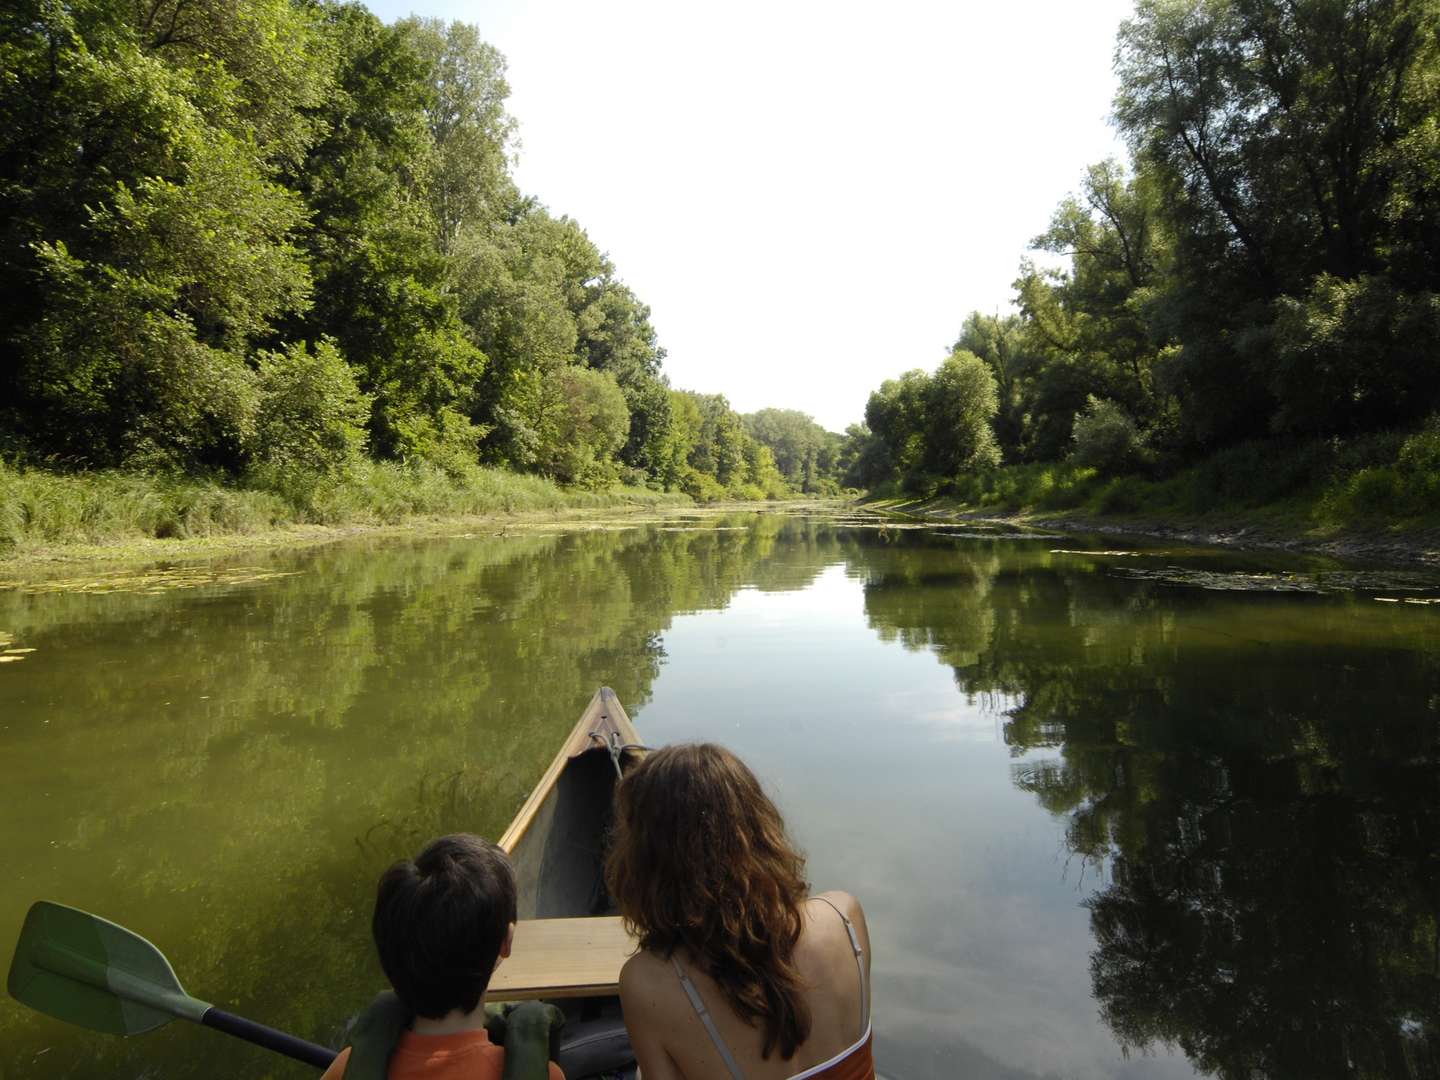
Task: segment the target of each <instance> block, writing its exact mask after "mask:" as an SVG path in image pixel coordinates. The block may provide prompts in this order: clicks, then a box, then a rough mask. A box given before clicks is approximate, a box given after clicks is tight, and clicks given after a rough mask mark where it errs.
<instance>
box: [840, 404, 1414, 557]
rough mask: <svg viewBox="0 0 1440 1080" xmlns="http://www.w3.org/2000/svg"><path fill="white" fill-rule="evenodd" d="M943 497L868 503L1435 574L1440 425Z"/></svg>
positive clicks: (1031, 474) (975, 485)
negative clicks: (1152, 470) (1426, 569)
mask: <svg viewBox="0 0 1440 1080" xmlns="http://www.w3.org/2000/svg"><path fill="white" fill-rule="evenodd" d="M948 488H949V490H948V491H946V492H945V493H944V494H937V493H934V492H915V491H910V492H905V491H901V490H898V489H896V488H888V489H880V490H876V491H874V492H872V493H871V496H870V497H869V498H868V499H867V500H866V503H867V505H869V506H870V507H872V508H875V509H885V510H891V511H896V512H902V513H908V514H915V515H918V516H932V517H949V518H966V519H972V520H981V519H987V518H1004V519H1006V520H1009V521H1020V522H1025V523H1029V524H1035V525H1043V526H1045V527H1047V528H1060V529H1065V530H1068V531H1088V532H1102V533H1132V534H1137V535H1148V536H1161V537H1170V538H1174V539H1182V540H1187V541H1196V542H1201V543H1214V544H1227V545H1233V546H1237V547H1252V548H1275V549H1286V550H1297V551H1317V552H1325V553H1328V554H1333V555H1338V556H1342V557H1348V558H1359V559H1377V560H1384V561H1405V562H1425V563H1431V564H1435V565H1440V422H1434V421H1432V422H1431V423H1430V424H1429V425H1427V426H1426V427H1425V428H1424V429H1423V430H1421V431H1419V432H1412V433H1409V434H1406V433H1389V434H1379V435H1370V436H1365V437H1361V438H1353V439H1349V440H1343V441H1342V440H1337V439H1329V440H1315V441H1309V442H1298V443H1297V442H1273V441H1261V442H1249V443H1243V444H1241V445H1239V446H1236V447H1232V448H1230V449H1228V450H1226V451H1223V452H1222V453H1219V454H1216V455H1214V456H1213V457H1210V458H1207V459H1205V460H1203V461H1201V462H1199V463H1197V464H1195V465H1192V466H1190V467H1189V468H1186V469H1183V470H1181V471H1179V472H1176V473H1174V474H1171V475H1154V474H1147V473H1146V472H1134V473H1129V474H1127V475H1120V476H1107V475H1105V474H1104V473H1103V472H1102V471H1101V470H1100V469H1097V468H1096V467H1094V466H1090V465H1081V464H1079V463H1078V462H1077V461H1075V460H1073V459H1072V460H1070V461H1065V462H1059V463H1042V464H1030V465H1012V466H1006V467H1002V468H996V469H990V470H984V471H976V472H973V473H969V474H967V475H965V476H963V477H961V478H960V480H959V481H958V482H952V483H951V484H950V485H948Z"/></svg>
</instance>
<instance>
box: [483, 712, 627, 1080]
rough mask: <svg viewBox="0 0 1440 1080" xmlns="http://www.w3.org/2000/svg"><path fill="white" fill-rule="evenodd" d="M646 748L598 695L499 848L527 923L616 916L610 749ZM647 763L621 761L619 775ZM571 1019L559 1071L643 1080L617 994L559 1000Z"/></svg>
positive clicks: (614, 777) (580, 1078)
mask: <svg viewBox="0 0 1440 1080" xmlns="http://www.w3.org/2000/svg"><path fill="white" fill-rule="evenodd" d="M612 742H613V743H616V744H618V745H621V746H627V745H635V744H638V743H639V742H640V737H639V735H638V734H637V733H636V731H635V728H634V726H633V725H632V724H631V723H630V718H629V717H628V716H626V715H625V709H624V707H623V706H622V705H621V704H620V700H619V699H618V698H617V697H616V696H615V692H614V691H613V690H611V689H609V688H608V687H602V688H601V689H600V690H598V691H597V692H596V694H595V696H594V697H593V698H591V700H590V704H589V705H588V706H587V707H586V709H585V711H584V712H583V713H582V714H581V716H580V720H579V721H578V722H577V723H576V725H575V727H574V728H573V729H572V730H571V732H570V734H569V736H568V737H567V738H566V740H565V742H564V744H563V745H562V746H561V748H560V752H559V753H558V754H557V755H556V756H555V760H554V761H552V762H551V763H550V767H549V768H548V769H547V770H546V772H545V775H544V776H543V777H541V779H540V782H539V783H538V784H536V786H535V790H534V791H532V792H531V793H530V797H529V798H528V799H526V801H525V805H524V806H522V807H521V808H520V811H519V813H517V814H516V815H515V820H514V821H513V822H511V824H510V827H509V828H508V829H507V830H506V832H505V835H504V836H502V837H501V839H500V846H501V847H502V848H504V849H505V850H506V851H508V852H509V854H510V861H511V863H512V865H513V866H514V867H515V877H516V885H517V895H516V901H517V908H518V914H519V917H520V918H521V919H557V918H582V917H587V916H594V915H614V914H616V910H615V904H614V902H613V901H612V900H611V898H610V894H609V892H608V891H607V890H606V888H605V851H606V841H607V838H608V837H609V833H610V827H611V822H612V820H613V809H612V807H613V802H614V797H615V785H616V783H617V781H618V780H619V775H618V773H617V771H616V767H615V758H614V757H612V755H611V752H610V749H609V745H610V744H611V743H612ZM637 760H639V751H638V750H624V751H621V753H620V768H621V769H626V768H628V767H629V766H630V765H631V764H633V763H634V762H635V761H637ZM554 1004H555V1005H557V1006H558V1007H559V1008H561V1009H562V1010H563V1011H564V1012H565V1014H566V1028H565V1033H564V1034H563V1035H562V1036H561V1044H562V1045H561V1054H560V1065H561V1067H562V1068H563V1069H564V1071H565V1075H566V1076H568V1077H571V1078H572V1080H584V1078H587V1077H598V1076H602V1075H603V1076H608V1077H614V1076H618V1077H621V1078H623V1080H630V1078H633V1077H635V1075H636V1071H635V1065H634V1055H633V1052H632V1051H631V1049H630V1043H629V1039H628V1037H627V1036H626V1034H625V1026H624V1021H623V1018H622V1017H621V1013H620V999H619V997H618V996H616V995H615V994H613V993H611V994H606V995H598V996H595V997H577V998H566V999H564V1000H556V1001H554Z"/></svg>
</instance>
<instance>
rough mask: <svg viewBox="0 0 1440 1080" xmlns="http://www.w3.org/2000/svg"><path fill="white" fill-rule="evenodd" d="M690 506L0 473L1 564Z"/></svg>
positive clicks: (393, 485) (421, 469)
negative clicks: (478, 520)
mask: <svg viewBox="0 0 1440 1080" xmlns="http://www.w3.org/2000/svg"><path fill="white" fill-rule="evenodd" d="M692 505H694V504H693V500H692V499H691V498H690V497H689V496H688V495H685V494H683V493H681V492H662V491H653V490H650V489H648V488H643V487H622V486H615V487H610V488H603V489H596V490H591V489H586V488H578V487H562V486H560V485H559V484H557V483H555V482H554V481H552V480H547V479H545V478H543V477H539V476H532V475H525V474H520V473H515V472H510V471H507V470H504V469H497V468H485V467H481V466H474V467H471V468H468V469H465V470H463V471H462V472H459V473H456V472H447V471H445V470H443V469H440V468H438V467H436V466H433V465H429V464H420V465H401V464H396V463H394V462H361V463H358V464H357V465H356V466H355V467H354V468H352V469H351V470H350V471H348V472H347V473H346V474H345V475H344V476H342V477H334V478H328V479H316V478H312V479H311V480H309V481H308V482H301V481H299V480H298V479H295V478H292V480H291V482H290V483H289V484H286V485H280V486H276V487H265V486H260V485H258V484H249V485H247V484H245V483H224V482H221V481H218V480H211V479H197V478H193V477H187V476H184V475H180V474H153V473H143V472H132V471H122V470H109V471H97V472H84V473H58V472H52V471H47V470H43V469H26V468H18V467H14V466H5V465H0V559H7V558H8V559H12V560H13V559H17V558H25V557H37V556H38V557H44V556H45V555H47V554H54V555H59V556H62V557H66V556H76V555H82V554H83V555H97V556H104V555H107V554H113V555H125V554H128V553H134V554H147V553H148V554H154V553H156V552H158V551H159V550H161V549H164V550H165V552H166V553H183V552H185V551H186V550H193V551H195V552H197V553H198V552H200V551H201V550H204V549H206V548H207V544H206V543H205V541H229V542H228V543H222V544H221V545H220V546H222V547H226V546H228V547H243V546H247V544H246V542H245V541H247V540H248V541H250V542H254V543H260V542H264V541H269V542H274V541H277V540H278V541H283V540H285V538H286V537H287V535H289V534H294V535H295V536H296V537H297V538H298V537H299V536H301V535H302V534H303V535H305V536H309V537H314V536H321V537H324V536H327V535H336V534H338V533H339V532H340V531H341V530H353V529H355V528H383V527H386V526H400V525H407V524H416V523H419V522H424V521H437V520H442V519H450V518H453V519H461V518H470V517H490V516H501V515H515V514H531V515H537V514H539V515H549V514H554V515H557V516H563V515H567V514H572V513H576V512H580V511H586V510H603V509H607V508H637V509H638V508H654V509H664V508H678V507H688V506H692ZM307 527H310V528H307ZM317 527H318V528H317ZM327 527H328V530H329V531H328V532H327ZM171 541H188V543H180V544H176V543H170V542H171ZM159 542H165V543H159Z"/></svg>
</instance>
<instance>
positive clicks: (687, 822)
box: [605, 743, 810, 1060]
mask: <svg viewBox="0 0 1440 1080" xmlns="http://www.w3.org/2000/svg"><path fill="white" fill-rule="evenodd" d="M605 880H606V884H607V885H608V887H609V889H610V893H611V895H612V896H613V897H614V898H615V901H616V903H617V904H618V906H619V908H620V914H621V915H622V916H624V918H625V921H626V923H627V924H628V925H629V927H630V928H631V931H632V932H633V933H634V934H635V935H636V936H637V937H638V938H639V940H640V945H641V947H642V948H645V949H649V950H652V951H654V952H658V953H660V954H662V955H665V956H670V955H673V954H674V952H675V950H676V949H677V948H683V949H684V950H685V952H686V953H687V954H688V955H689V957H690V959H691V960H692V961H693V962H694V963H696V964H697V965H700V966H701V967H703V969H704V970H705V971H706V972H707V973H708V974H709V975H710V977H711V978H712V979H714V980H715V981H716V982H717V983H718V984H719V985H720V988H721V989H722V990H723V991H724V994H725V997H726V999H727V1000H728V1001H729V1002H730V1005H731V1007H732V1008H734V1010H735V1011H736V1012H737V1013H738V1014H739V1015H740V1016H741V1017H743V1018H744V1019H745V1020H746V1021H747V1022H749V1023H750V1024H752V1025H754V1024H756V1023H757V1022H758V1023H761V1024H763V1025H764V1043H763V1049H762V1051H761V1054H762V1056H764V1057H766V1058H768V1057H769V1056H770V1053H771V1051H772V1050H775V1049H776V1048H778V1049H779V1051H780V1057H781V1058H782V1059H785V1060H788V1059H789V1058H790V1057H792V1056H793V1055H794V1053H795V1049H796V1047H798V1046H799V1045H800V1044H801V1043H803V1042H804V1041H805V1039H806V1038H807V1037H808V1036H809V1034H810V1011H809V1009H808V1008H807V1007H806V1005H805V1002H804V1000H803V999H802V997H801V994H800V988H801V985H802V983H801V980H800V975H799V972H798V971H797V970H796V968H795V962H794V955H795V943H796V942H797V941H799V940H800V928H801V926H802V914H801V904H802V903H803V902H804V900H805V898H806V895H807V894H808V892H809V886H808V884H807V883H806V881H805V858H804V856H802V855H801V854H800V853H799V852H797V851H796V850H795V848H794V846H793V845H792V844H791V842H790V838H789V836H787V835H786V833H785V822H784V821H783V820H782V819H781V817H780V812H779V811H778V810H777V809H775V804H774V803H772V802H771V801H770V799H769V798H768V797H767V796H766V795H765V792H764V790H763V789H762V788H761V787H760V782H759V781H758V780H756V779H755V774H754V773H752V772H751V771H750V770H749V769H748V768H746V766H745V764H744V762H742V761H741V760H740V759H739V758H737V757H736V756H735V755H734V754H732V753H731V752H730V751H729V750H726V749H725V748H724V747H721V746H715V745H714V744H712V743H700V744H685V745H678V746H667V747H665V748H664V749H662V750H656V751H654V752H652V753H650V754H649V755H647V756H646V757H645V759H644V760H643V761H641V762H640V763H639V764H638V765H636V766H635V767H634V768H632V769H631V770H630V771H629V772H628V773H627V774H626V776H625V778H624V779H623V780H622V781H621V782H620V784H619V786H618V787H617V789H616V792H615V830H614V834H613V836H612V839H611V843H610V852H609V854H608V856H607V857H606V864H605Z"/></svg>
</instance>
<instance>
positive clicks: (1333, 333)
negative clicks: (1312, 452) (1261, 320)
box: [1271, 274, 1440, 434]
mask: <svg viewBox="0 0 1440 1080" xmlns="http://www.w3.org/2000/svg"><path fill="white" fill-rule="evenodd" d="M1277 309H1278V315H1277V318H1276V322H1275V337H1274V346H1273V347H1274V360H1273V367H1272V369H1271V388H1272V390H1273V392H1274V394H1275V397H1276V400H1277V401H1278V402H1279V407H1278V409H1277V410H1276V413H1275V417H1274V420H1273V421H1272V424H1273V426H1274V427H1275V429H1276V430H1277V431H1282V432H1299V433H1304V434H1334V433H1341V432H1347V431H1354V430H1361V431H1365V430H1374V429H1376V428H1378V427H1381V426H1384V425H1387V424H1396V423H1404V422H1407V421H1410V420H1414V419H1418V417H1419V416H1423V415H1424V413H1425V411H1426V409H1427V407H1428V406H1429V405H1431V404H1433V403H1435V402H1436V401H1440V363H1436V350H1437V347H1440V296H1436V295H1435V294H1434V293H1422V294H1418V295H1414V294H1405V293H1401V292H1399V291H1397V290H1396V288H1395V286H1394V284H1393V283H1392V282H1390V281H1387V280H1385V279H1383V278H1377V277H1372V276H1368V275H1367V276H1362V277H1359V278H1357V279H1355V280H1353V281H1342V280H1341V279H1339V278H1336V277H1332V276H1330V275H1328V274H1322V275H1321V276H1320V277H1319V278H1317V279H1316V281H1315V283H1314V285H1313V287H1312V288H1311V290H1310V291H1309V293H1308V294H1307V295H1305V296H1304V297H1293V298H1292V297H1281V298H1280V300H1279V301H1278V302H1277Z"/></svg>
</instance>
